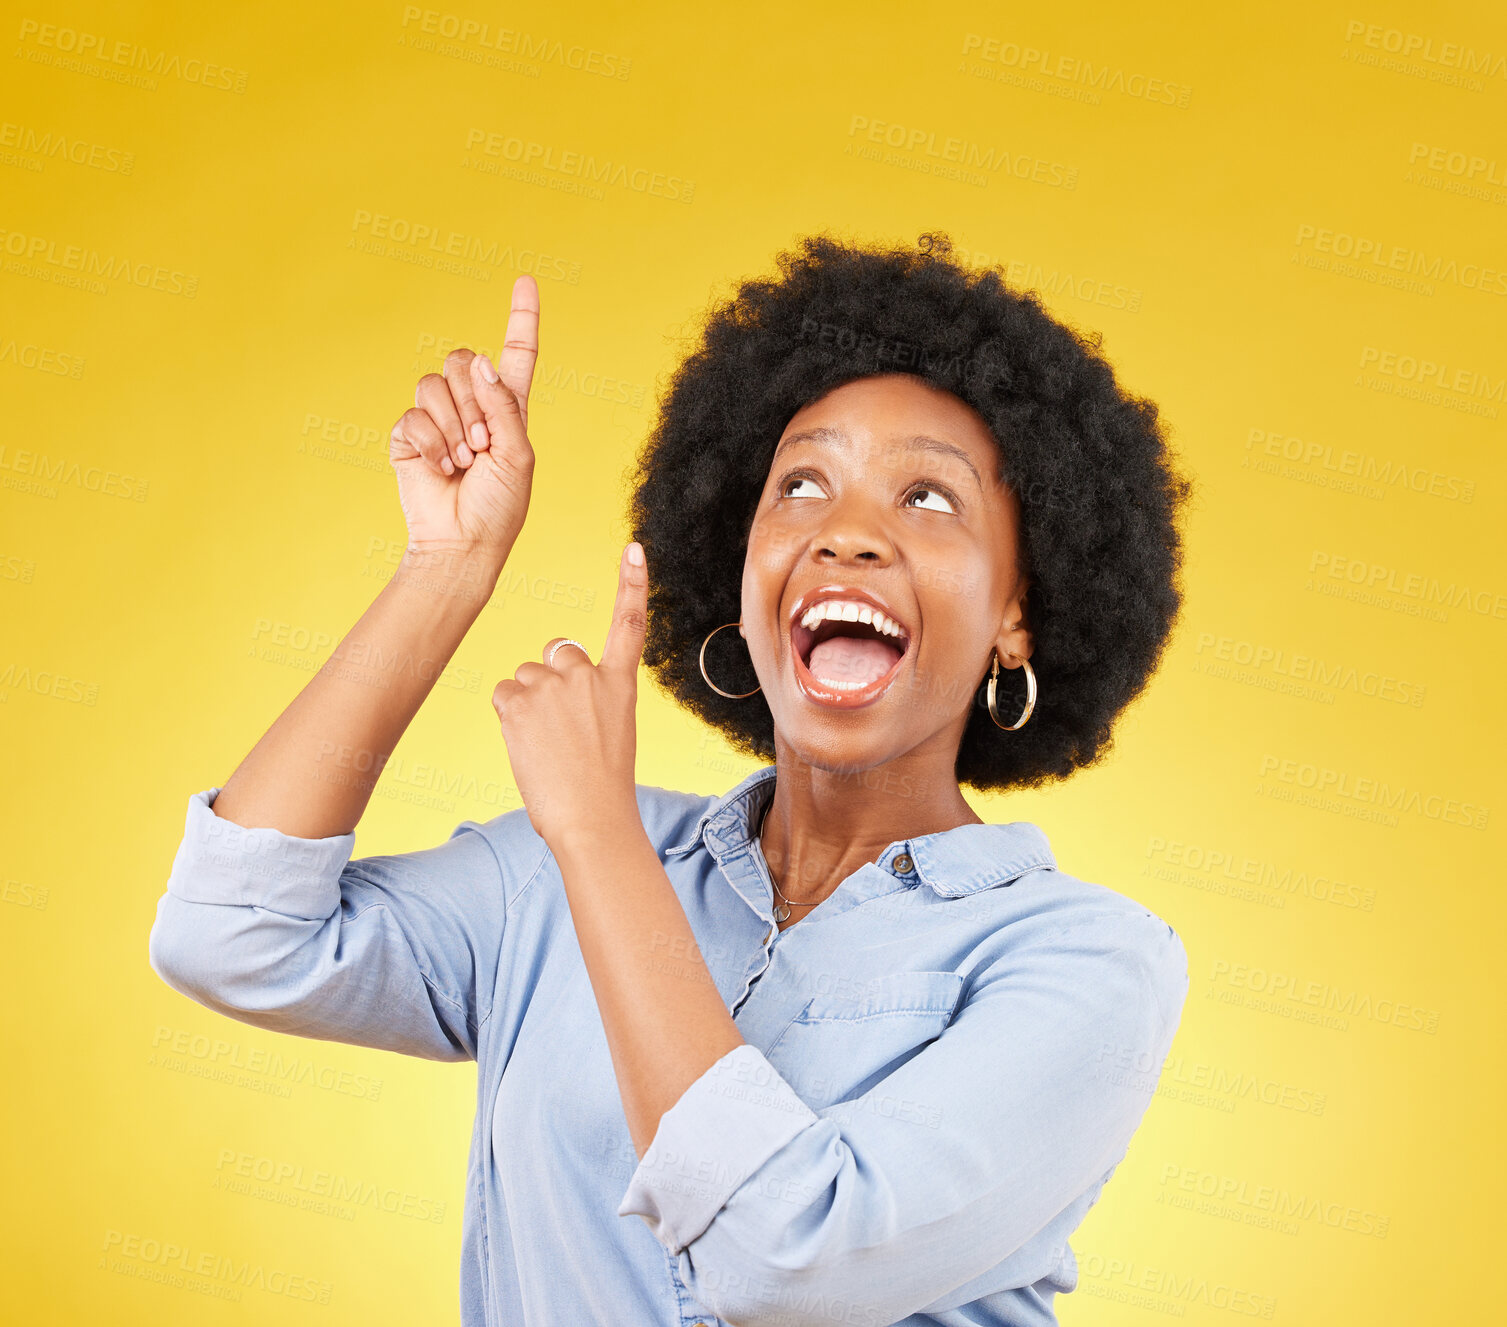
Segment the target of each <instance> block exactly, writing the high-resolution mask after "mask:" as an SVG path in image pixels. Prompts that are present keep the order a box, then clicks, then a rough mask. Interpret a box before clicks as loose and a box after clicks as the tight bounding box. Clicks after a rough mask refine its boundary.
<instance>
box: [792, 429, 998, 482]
mask: <svg viewBox="0 0 1507 1327" xmlns="http://www.w3.org/2000/svg"><path fill="white" fill-rule="evenodd" d="M848 441H849V439H848V435H847V434H846V433H844V432H843V431H842V430H841V429H840V428H835V427H831V426H828V425H823V426H822V427H820V428H812V429H802V430H801V431H800V432H799V433H792V434H790V435H789V436H788V437H785V438H782V439H781V440H780V445H779V446H778V447H776V448H775V449H774V456H773V457H771V458H770V463H771V464H773V463H774V460H775V459H776V458H777V457H778V456H779V454H780V453H781V452H782V451H784V450H785V448H786V447H789V446H792V445H794V444H795V443H797V442H817V443H821V444H823V445H825V446H832V445H833V444H846V443H847V442H848ZM903 445H905V446H907V447H918V448H920V449H921V450H922V451H927V452H937V453H939V454H940V455H943V456H952V457H956V458H957V459H958V460H959V461H961V462H962V463H963V464H964V465H966V466H967V467H968V473H969V474H971V475H972V476H973V480H974V483H976V484H977V485H978V486H979V488H981V489H982V488H983V487H984V481H983V480H982V479H980V478H979V472H978V470H977V468H976V467H975V466H974V464H973V461H972V460H971V459H970V458H969V456H968V453H967V452H965V451H964V450H963V449H962V448H961V447H959V446H958V445H957V444H956V443H952V442H943V441H942V440H941V439H940V438H929V437H927V436H926V434H924V433H918V434H916V435H915V437H912V438H906V439H904V440H903Z"/></svg>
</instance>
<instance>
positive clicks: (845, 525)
mask: <svg viewBox="0 0 1507 1327" xmlns="http://www.w3.org/2000/svg"><path fill="white" fill-rule="evenodd" d="M811 556H812V557H813V558H814V559H815V560H816V561H817V562H820V563H824V564H826V563H849V562H856V563H861V564H866V565H873V566H881V567H882V566H888V565H889V563H890V562H892V561H893V560H894V557H895V548H894V545H893V544H892V543H891V542H890V538H889V535H888V534H886V533H885V530H884V523H883V521H882V520H881V519H880V517H879V515H878V514H877V513H876V512H874V511H873V510H872V504H866V503H864V501H863V500H862V499H861V498H858V497H857V496H856V495H853V496H850V497H849V499H848V500H847V501H845V502H843V501H840V502H836V503H834V504H833V506H832V510H831V514H830V516H829V517H828V519H827V522H826V524H825V525H824V526H823V527H822V528H821V529H820V530H819V531H818V532H817V535H816V538H815V539H813V540H812V541H811Z"/></svg>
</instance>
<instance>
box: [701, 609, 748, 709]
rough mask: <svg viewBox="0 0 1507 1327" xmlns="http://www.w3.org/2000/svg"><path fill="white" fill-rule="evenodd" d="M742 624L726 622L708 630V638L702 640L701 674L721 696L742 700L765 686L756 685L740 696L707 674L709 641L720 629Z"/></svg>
mask: <svg viewBox="0 0 1507 1327" xmlns="http://www.w3.org/2000/svg"><path fill="white" fill-rule="evenodd" d="M742 625H743V624H742V623H741V622H724V623H723V624H722V625H721V626H720V627H713V628H712V630H711V631H709V632H707V633H706V640H704V641H702V642H701V676H702V678H703V679H704V680H705V682H706V684H707V686H709V687H711V689H712V690H713V691H715V692H716V693H717V694H718V695H719V696H726V697H727V698H728V699H729V700H742V699H743V697H744V696H751V695H753V694H754V692H755V691H761V690H763V687H762V685H760V686H756V687H755V688H754V689H753V691H745V692H743V694H742V695H740V696H735V695H733V693H732V692H731V691H724V690H723V689H722V688H721V687H719V686H718V685H717V684H716V683H715V682H713V681H712V679H711V678H709V677H707V675H706V646H707V641H709V640H711V638H712V637H713V636H715V635H716V634H717V633H718V632H719V631H725V630H726V629H727V628H728V627H741V626H742Z"/></svg>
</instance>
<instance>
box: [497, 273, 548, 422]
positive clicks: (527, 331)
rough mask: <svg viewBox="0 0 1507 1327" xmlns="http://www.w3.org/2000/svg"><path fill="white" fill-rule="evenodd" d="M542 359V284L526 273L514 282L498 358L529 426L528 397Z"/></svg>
mask: <svg viewBox="0 0 1507 1327" xmlns="http://www.w3.org/2000/svg"><path fill="white" fill-rule="evenodd" d="M538 358H539V283H538V282H537V281H535V280H534V278H533V277H532V276H530V275H529V274H528V273H525V274H524V275H523V276H521V277H519V278H518V279H517V280H516V281H515V282H513V302H512V308H510V309H509V310H508V330H507V335H506V336H505V337H504V338H503V346H502V351H501V353H500V354H499V355H498V356H497V376H498V377H499V378H501V379H502V380H503V382H505V383H506V384H507V385H508V386H509V387H510V388H511V389H512V391H513V394H514V395H515V396H516V397H517V398H518V413H519V414H520V415H521V416H522V417H523V423H524V426H525V427H527V425H528V394H529V388H530V386H531V385H532V384H533V381H534V364H535V362H536V361H537V360H538Z"/></svg>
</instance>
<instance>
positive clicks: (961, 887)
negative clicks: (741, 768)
mask: <svg viewBox="0 0 1507 1327" xmlns="http://www.w3.org/2000/svg"><path fill="white" fill-rule="evenodd" d="M776 773H777V770H776V767H775V766H773V765H764V766H761V767H760V768H759V769H756V770H755V771H754V772H753V773H752V774H750V775H748V777H747V778H745V779H744V780H743V781H742V782H741V783H739V784H738V785H737V786H736V787H735V788H733V789H732V790H731V791H729V792H727V793H724V794H723V795H722V796H721V797H719V798H717V800H716V801H714V802H713V803H712V804H711V805H710V806H709V807H707V809H706V810H705V811H703V812H702V813H701V816H700V818H699V819H698V820H697V822H696V827H695V828H694V829H693V830H692V831H691V833H690V836H689V837H688V838H686V839H684V840H683V841H681V842H680V843H677V844H675V845H674V846H673V847H669V848H665V849H664V852H665V853H666V855H676V854H680V853H687V852H691V851H692V850H693V849H695V848H696V847H698V846H704V847H705V848H706V850H707V851H708V852H710V853H711V854H712V855H713V856H714V857H717V858H719V859H721V858H723V857H728V856H731V855H732V854H734V853H736V852H738V851H740V850H741V849H743V848H746V847H747V846H748V844H749V843H750V842H751V841H752V839H753V837H754V833H755V830H756V828H757V826H758V824H759V820H760V817H761V816H762V815H763V812H764V808H765V806H766V805H768V803H769V800H770V798H772V797H773V796H774V780H775V775H776ZM902 857H909V858H910V862H911V867H910V870H909V871H904V870H897V869H896V867H895V862H896V860H897V859H899V858H902ZM877 864H878V865H879V866H881V867H883V868H884V869H885V870H888V871H891V872H893V873H894V874H895V875H898V876H900V877H902V878H905V877H907V876H910V877H913V878H916V879H919V880H920V881H921V882H922V883H923V884H925V885H928V886H929V887H930V888H931V889H932V890H933V891H935V892H936V893H938V894H940V895H942V896H943V897H945V898H957V897H959V896H961V895H963V894H972V893H975V892H977V891H978V890H981V889H990V888H993V887H994V886H996V885H1009V884H1013V883H1014V882H1015V881H1016V880H1018V879H1020V877H1021V876H1023V875H1025V874H1026V873H1027V872H1028V871H1036V870H1040V869H1042V868H1048V869H1055V868H1056V865H1057V860H1056V858H1055V857H1053V855H1052V849H1051V845H1050V844H1049V842H1048V840H1047V836H1046V834H1045V832H1044V831H1043V830H1042V829H1041V828H1040V827H1039V826H1037V825H1034V824H1032V823H1031V822H1030V821H1028V820H1013V821H1010V822H1009V823H1008V824H1003V825H958V826H956V827H955V828H953V829H944V830H938V831H937V832H936V833H934V834H920V835H918V836H916V837H915V838H912V839H896V840H894V841H893V842H892V843H891V844H890V845H889V846H888V847H887V848H886V849H885V850H884V853H883V854H882V855H881V856H880V858H879V861H878V863H877ZM902 864H903V863H902Z"/></svg>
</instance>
